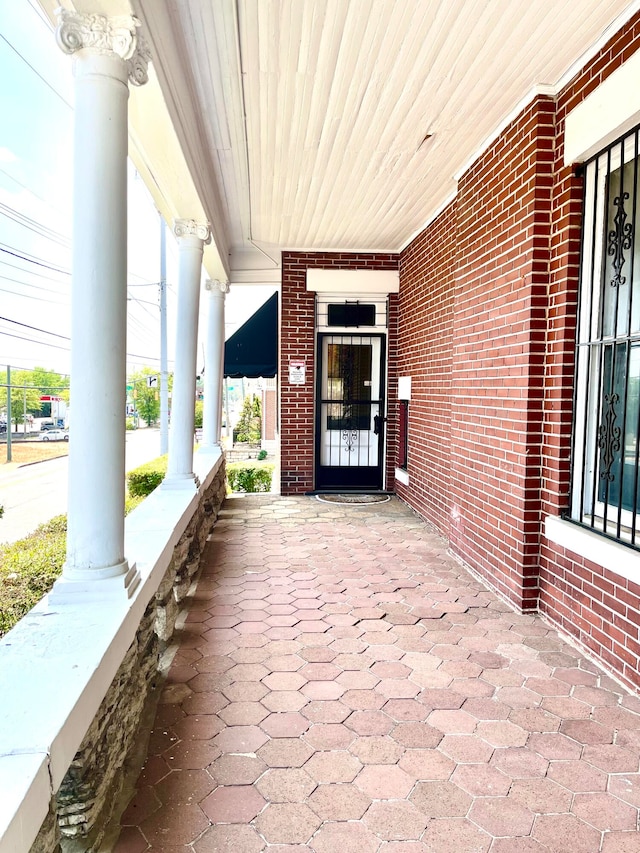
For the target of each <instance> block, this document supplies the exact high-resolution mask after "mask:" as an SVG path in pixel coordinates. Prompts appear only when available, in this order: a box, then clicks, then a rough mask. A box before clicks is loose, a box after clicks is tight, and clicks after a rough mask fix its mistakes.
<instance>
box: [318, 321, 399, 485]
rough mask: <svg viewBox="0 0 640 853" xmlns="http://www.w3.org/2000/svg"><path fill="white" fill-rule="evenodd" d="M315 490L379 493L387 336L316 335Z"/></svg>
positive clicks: (381, 481) (382, 448)
mask: <svg viewBox="0 0 640 853" xmlns="http://www.w3.org/2000/svg"><path fill="white" fill-rule="evenodd" d="M318 355H319V361H320V369H319V370H318V386H317V390H316V489H320V490H321V489H372V490H373V489H381V488H382V484H383V478H382V465H383V458H384V428H383V427H384V387H385V370H384V368H385V361H384V355H385V336H384V335H333V334H320V335H319V336H318Z"/></svg>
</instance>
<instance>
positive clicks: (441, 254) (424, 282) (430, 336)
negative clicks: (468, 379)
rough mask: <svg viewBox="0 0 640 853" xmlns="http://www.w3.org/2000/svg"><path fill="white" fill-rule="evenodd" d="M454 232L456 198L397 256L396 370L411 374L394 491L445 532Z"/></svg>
mask: <svg viewBox="0 0 640 853" xmlns="http://www.w3.org/2000/svg"><path fill="white" fill-rule="evenodd" d="M455 238H456V203H455V202H453V203H452V204H451V205H449V207H448V208H447V209H446V210H445V211H444V212H443V213H442V214H441V215H440V216H439V217H438V219H437V220H436V221H435V222H434V223H433V224H432V225H431V226H430V227H429V228H427V229H426V230H425V231H423V232H422V234H420V235H419V236H418V237H417V238H416V239H415V240H413V242H412V243H411V244H410V245H409V246H408V247H407V248H406V249H405V251H404V252H403V253H402V255H401V256H400V316H401V322H400V327H399V336H398V341H399V347H398V349H399V354H398V375H399V376H410V377H411V383H412V384H411V401H410V403H409V420H408V428H409V452H408V466H407V470H408V473H409V478H410V481H409V486H404V485H403V484H402V483H396V493H397V494H398V495H399V496H400V497H401V498H402V499H403V500H405V501H406V502H407V503H408V504H410V506H412V507H413V508H414V509H415V510H416V511H417V512H419V513H420V515H422V516H423V517H424V518H426V519H428V520H429V521H431V522H432V523H433V524H435V525H436V527H438V528H439V529H440V530H442V531H443V533H445V534H448V533H449V528H448V521H449V516H450V513H451V500H450V486H451V468H450V465H451V363H452V355H453V297H454V273H455V266H456V239H455ZM408 318H411V319H410V320H409V319H408Z"/></svg>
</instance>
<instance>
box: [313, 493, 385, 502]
mask: <svg viewBox="0 0 640 853" xmlns="http://www.w3.org/2000/svg"><path fill="white" fill-rule="evenodd" d="M316 497H317V498H318V500H319V501H323V503H328V504H382V503H386V502H387V501H388V500H390V497H389V495H350V494H344V495H316Z"/></svg>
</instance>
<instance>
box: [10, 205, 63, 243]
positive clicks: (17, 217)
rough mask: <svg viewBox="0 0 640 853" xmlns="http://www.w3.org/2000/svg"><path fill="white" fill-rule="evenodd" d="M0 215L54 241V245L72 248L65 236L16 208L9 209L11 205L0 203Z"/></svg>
mask: <svg viewBox="0 0 640 853" xmlns="http://www.w3.org/2000/svg"><path fill="white" fill-rule="evenodd" d="M0 213H1V214H2V215H3V216H6V217H7V219H10V220H11V221H12V222H15V223H16V225H22V227H23V228H28V229H29V231H33V233H34V234H38V236H40V237H44V238H45V239H46V240H52V241H53V242H54V243H58V244H59V245H61V246H65V247H68V246H70V242H69V238H68V237H65V236H64V234H60V233H59V232H57V231H54V230H53V229H52V228H48V227H47V226H46V225H43V224H42V223H40V222H37V221H36V220H35V219H32V218H31V217H30V216H25V215H24V214H23V213H20V211H19V210H16V209H15V208H14V207H9V205H7V204H3V203H2V202H0Z"/></svg>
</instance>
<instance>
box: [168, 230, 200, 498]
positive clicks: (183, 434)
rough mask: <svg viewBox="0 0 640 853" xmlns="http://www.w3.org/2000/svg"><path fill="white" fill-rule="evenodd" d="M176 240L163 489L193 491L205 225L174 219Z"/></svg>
mask: <svg viewBox="0 0 640 853" xmlns="http://www.w3.org/2000/svg"><path fill="white" fill-rule="evenodd" d="M173 231H174V234H175V235H176V238H177V240H178V251H179V273H178V314H177V319H176V347H175V366H174V373H173V393H172V396H171V424H170V427H169V462H168V465H167V476H166V477H165V480H164V483H163V486H164V487H165V488H195V486H196V480H195V475H194V473H193V437H194V427H195V401H196V359H197V346H198V309H199V305H200V278H201V271H202V256H203V253H204V246H205V244H206V243H209V242H210V240H211V233H210V230H209V225H208V223H201V222H196V221H195V220H193V219H177V220H176V221H175V223H174V227H173Z"/></svg>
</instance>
